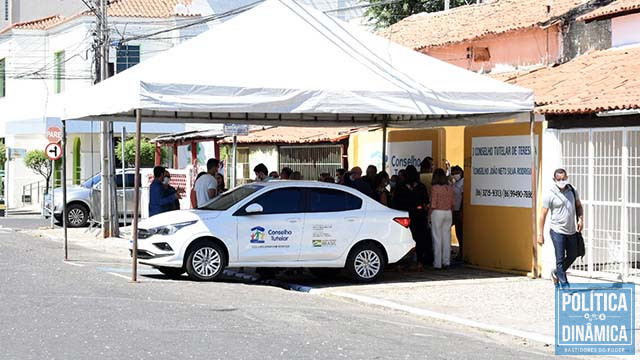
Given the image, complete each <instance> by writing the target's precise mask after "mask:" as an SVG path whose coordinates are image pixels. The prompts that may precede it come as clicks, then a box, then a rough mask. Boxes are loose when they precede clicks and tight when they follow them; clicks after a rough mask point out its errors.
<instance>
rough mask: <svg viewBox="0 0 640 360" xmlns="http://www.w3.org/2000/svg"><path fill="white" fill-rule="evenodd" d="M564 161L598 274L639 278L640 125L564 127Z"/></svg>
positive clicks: (590, 265) (584, 266) (581, 267)
mask: <svg viewBox="0 0 640 360" xmlns="http://www.w3.org/2000/svg"><path fill="white" fill-rule="evenodd" d="M559 140H560V143H561V145H562V162H563V164H565V168H566V170H567V172H568V173H569V176H570V180H571V183H572V184H574V185H575V187H576V188H577V189H578V191H579V192H580V196H581V200H582V204H583V206H584V211H585V214H584V219H585V229H584V231H583V235H584V236H585V246H586V250H587V254H586V256H585V257H584V258H583V259H580V258H578V260H577V261H576V262H575V263H574V265H573V266H572V269H573V270H575V271H579V272H583V273H584V274H586V275H589V276H593V277H603V278H614V279H624V280H630V281H640V128H613V129H610V128H608V129H571V130H560V132H559Z"/></svg>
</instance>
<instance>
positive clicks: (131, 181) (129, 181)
mask: <svg viewBox="0 0 640 360" xmlns="http://www.w3.org/2000/svg"><path fill="white" fill-rule="evenodd" d="M115 177H116V187H117V188H120V189H121V188H122V174H116V175H115ZM135 179H136V174H124V181H125V185H126V187H127V189H133V187H134V186H135V183H136V180H135Z"/></svg>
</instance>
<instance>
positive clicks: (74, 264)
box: [62, 261, 84, 267]
mask: <svg viewBox="0 0 640 360" xmlns="http://www.w3.org/2000/svg"><path fill="white" fill-rule="evenodd" d="M62 262H63V263H65V264H67V265H73V266H77V267H84V265H83V264H78V263H74V262H71V261H62Z"/></svg>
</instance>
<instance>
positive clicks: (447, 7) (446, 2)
mask: <svg viewBox="0 0 640 360" xmlns="http://www.w3.org/2000/svg"><path fill="white" fill-rule="evenodd" d="M447 10H449V0H444V11H447Z"/></svg>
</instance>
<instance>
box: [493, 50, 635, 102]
mask: <svg viewBox="0 0 640 360" xmlns="http://www.w3.org/2000/svg"><path fill="white" fill-rule="evenodd" d="M639 57H640V46H634V47H625V48H615V49H608V50H602V51H592V52H589V53H587V54H584V55H582V56H579V57H577V58H575V59H573V60H571V61H569V62H567V63H564V64H562V65H558V66H555V67H547V68H543V69H538V70H532V71H530V72H529V73H526V74H524V75H513V76H512V77H510V78H508V80H507V82H508V83H511V84H515V85H519V86H525V87H528V88H530V89H533V90H534V92H535V100H536V106H537V107H536V109H537V111H538V112H540V113H543V114H569V113H570V114H589V113H597V112H601V111H611V110H631V109H640V92H638V89H640V62H639V61H637V59H638V58H639ZM500 76H503V77H504V76H505V75H504V74H500Z"/></svg>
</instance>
